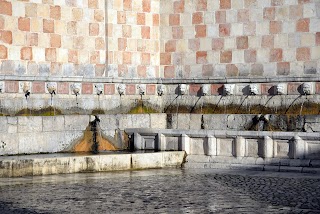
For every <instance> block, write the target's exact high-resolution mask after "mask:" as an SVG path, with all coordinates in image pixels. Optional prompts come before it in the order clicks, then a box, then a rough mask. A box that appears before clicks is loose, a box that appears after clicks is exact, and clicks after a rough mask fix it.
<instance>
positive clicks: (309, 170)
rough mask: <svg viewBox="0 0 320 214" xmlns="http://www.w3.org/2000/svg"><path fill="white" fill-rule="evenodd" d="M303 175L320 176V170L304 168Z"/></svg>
mask: <svg viewBox="0 0 320 214" xmlns="http://www.w3.org/2000/svg"><path fill="white" fill-rule="evenodd" d="M302 173H312V174H320V168H310V167H303V168H302Z"/></svg>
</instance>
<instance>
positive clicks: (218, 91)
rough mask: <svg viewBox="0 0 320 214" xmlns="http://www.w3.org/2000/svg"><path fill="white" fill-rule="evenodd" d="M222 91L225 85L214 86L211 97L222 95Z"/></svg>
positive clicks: (212, 86)
mask: <svg viewBox="0 0 320 214" xmlns="http://www.w3.org/2000/svg"><path fill="white" fill-rule="evenodd" d="M222 89H223V84H212V85H211V95H221V94H222Z"/></svg>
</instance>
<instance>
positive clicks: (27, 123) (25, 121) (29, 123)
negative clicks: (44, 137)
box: [18, 116, 42, 133]
mask: <svg viewBox="0 0 320 214" xmlns="http://www.w3.org/2000/svg"><path fill="white" fill-rule="evenodd" d="M41 131H42V117H35V116H31V117H18V132H19V133H35V132H41Z"/></svg>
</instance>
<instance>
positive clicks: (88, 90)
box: [82, 83, 93, 94]
mask: <svg viewBox="0 0 320 214" xmlns="http://www.w3.org/2000/svg"><path fill="white" fill-rule="evenodd" d="M92 92H93V85H92V83H82V94H92Z"/></svg>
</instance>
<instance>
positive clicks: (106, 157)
mask: <svg viewBox="0 0 320 214" xmlns="http://www.w3.org/2000/svg"><path fill="white" fill-rule="evenodd" d="M184 156H185V152H181V151H180V152H157V153H136V154H101V155H79V154H78V155H77V154H50V155H30V156H7V157H6V156H5V157H1V158H0V177H21V176H36V175H50V174H67V173H78V172H106V171H118V170H134V169H149V168H164V167H181V165H182V163H183V160H184ZM150 157H153V158H150Z"/></svg>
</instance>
